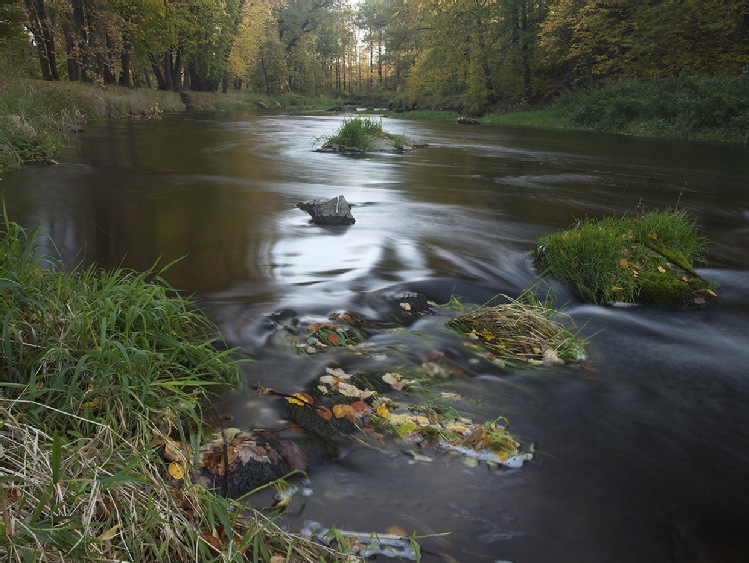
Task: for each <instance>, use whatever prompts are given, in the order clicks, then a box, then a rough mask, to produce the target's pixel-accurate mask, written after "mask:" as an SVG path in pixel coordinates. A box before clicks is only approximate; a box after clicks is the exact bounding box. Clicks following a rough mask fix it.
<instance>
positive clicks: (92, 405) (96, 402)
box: [81, 397, 99, 409]
mask: <svg viewBox="0 0 749 563" xmlns="http://www.w3.org/2000/svg"><path fill="white" fill-rule="evenodd" d="M98 406H99V397H96V398H95V399H94V400H93V401H86V402H85V403H83V404H82V405H81V407H83V408H84V409H95V408H96V407H98Z"/></svg>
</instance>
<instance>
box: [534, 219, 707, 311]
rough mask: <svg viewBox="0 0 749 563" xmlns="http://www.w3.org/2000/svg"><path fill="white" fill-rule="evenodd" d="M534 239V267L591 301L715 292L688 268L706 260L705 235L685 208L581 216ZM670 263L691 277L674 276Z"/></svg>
mask: <svg viewBox="0 0 749 563" xmlns="http://www.w3.org/2000/svg"><path fill="white" fill-rule="evenodd" d="M538 243H539V247H538V248H537V250H536V251H535V253H534V261H535V263H536V265H537V266H538V267H539V268H540V269H541V270H542V271H543V272H544V273H549V274H551V275H553V276H554V277H556V278H557V279H559V280H561V281H563V282H565V283H567V284H569V285H570V286H571V287H572V288H573V289H574V290H575V291H576V292H577V293H578V295H580V296H581V297H582V298H583V299H584V300H586V301H589V302H591V303H597V304H607V303H614V302H621V303H637V302H654V303H658V302H660V303H659V304H663V305H670V304H676V303H678V302H680V301H681V302H683V303H688V302H689V301H690V300H691V299H692V297H704V296H705V295H707V296H708V297H710V296H714V295H715V294H714V292H712V289H710V288H712V287H713V285H712V284H709V283H706V282H704V281H703V280H701V278H699V276H698V275H697V274H696V272H694V270H693V268H692V264H693V263H695V262H701V261H703V260H704V258H705V248H706V245H707V239H706V238H705V237H703V236H702V235H700V234H699V233H698V231H697V227H696V225H695V223H694V221H692V219H690V218H689V216H688V215H687V213H686V212H684V211H675V210H667V211H649V212H646V213H643V214H641V215H627V216H623V217H611V216H608V217H603V218H601V219H598V220H594V219H588V218H585V219H582V220H579V221H578V222H577V224H576V225H575V226H574V227H573V228H571V229H569V230H566V231H562V232H557V233H553V234H550V235H546V236H542V237H540V238H539V240H538ZM653 250H655V251H653ZM666 255H667V256H668V259H666ZM669 262H670V263H672V264H674V265H675V266H677V267H678V268H681V270H683V271H684V272H687V273H688V274H689V276H690V278H693V279H690V278H687V279H684V280H682V279H679V278H678V277H677V278H676V279H675V278H673V277H672V276H671V275H670V274H668V273H667V272H668V271H669V270H670V269H671V268H672V266H671V265H670V264H669ZM708 290H709V291H708Z"/></svg>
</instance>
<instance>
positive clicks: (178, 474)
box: [167, 461, 187, 481]
mask: <svg viewBox="0 0 749 563" xmlns="http://www.w3.org/2000/svg"><path fill="white" fill-rule="evenodd" d="M167 471H169V475H170V476H171V477H172V479H176V480H178V481H179V480H181V479H184V477H185V473H186V472H187V471H186V470H185V465H184V464H182V463H177V462H176V461H173V462H172V463H170V464H169V467H168V468H167Z"/></svg>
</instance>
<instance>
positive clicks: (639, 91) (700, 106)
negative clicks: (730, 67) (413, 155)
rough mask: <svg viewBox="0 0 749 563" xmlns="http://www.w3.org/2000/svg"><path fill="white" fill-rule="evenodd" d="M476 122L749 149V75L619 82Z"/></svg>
mask: <svg viewBox="0 0 749 563" xmlns="http://www.w3.org/2000/svg"><path fill="white" fill-rule="evenodd" d="M400 116H401V117H403V118H406V119H430V120H436V119H456V117H457V114H456V113H455V112H453V111H422V110H415V111H409V112H404V113H402V114H400ZM480 120H481V121H482V122H485V123H493V124H496V125H523V126H529V127H544V128H549V129H576V130H581V131H600V132H606V133H617V134H624V135H635V136H638V137H651V138H661V139H687V140H694V141H706V142H718V143H731V144H738V145H749V74H741V75H739V76H703V75H683V76H680V77H676V78H662V79H657V80H647V81H644V80H622V81H617V82H611V83H609V84H607V85H606V86H604V87H602V88H598V89H592V90H580V91H568V92H565V93H564V94H562V95H561V96H560V97H559V98H558V99H557V100H556V101H555V102H554V103H552V104H550V105H548V106H545V107H538V108H533V109H529V110H527V111H516V112H494V113H489V114H487V115H485V116H482V117H480Z"/></svg>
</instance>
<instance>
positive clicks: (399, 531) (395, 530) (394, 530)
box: [385, 526, 408, 538]
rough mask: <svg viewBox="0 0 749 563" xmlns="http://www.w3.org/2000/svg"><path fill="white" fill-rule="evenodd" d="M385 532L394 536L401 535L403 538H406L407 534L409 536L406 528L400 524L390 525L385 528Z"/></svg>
mask: <svg viewBox="0 0 749 563" xmlns="http://www.w3.org/2000/svg"><path fill="white" fill-rule="evenodd" d="M385 533H386V534H391V535H393V536H400V537H401V538H405V537H406V536H408V534H407V533H406V530H404V529H403V528H401V527H400V526H388V527H387V528H386V529H385Z"/></svg>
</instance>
